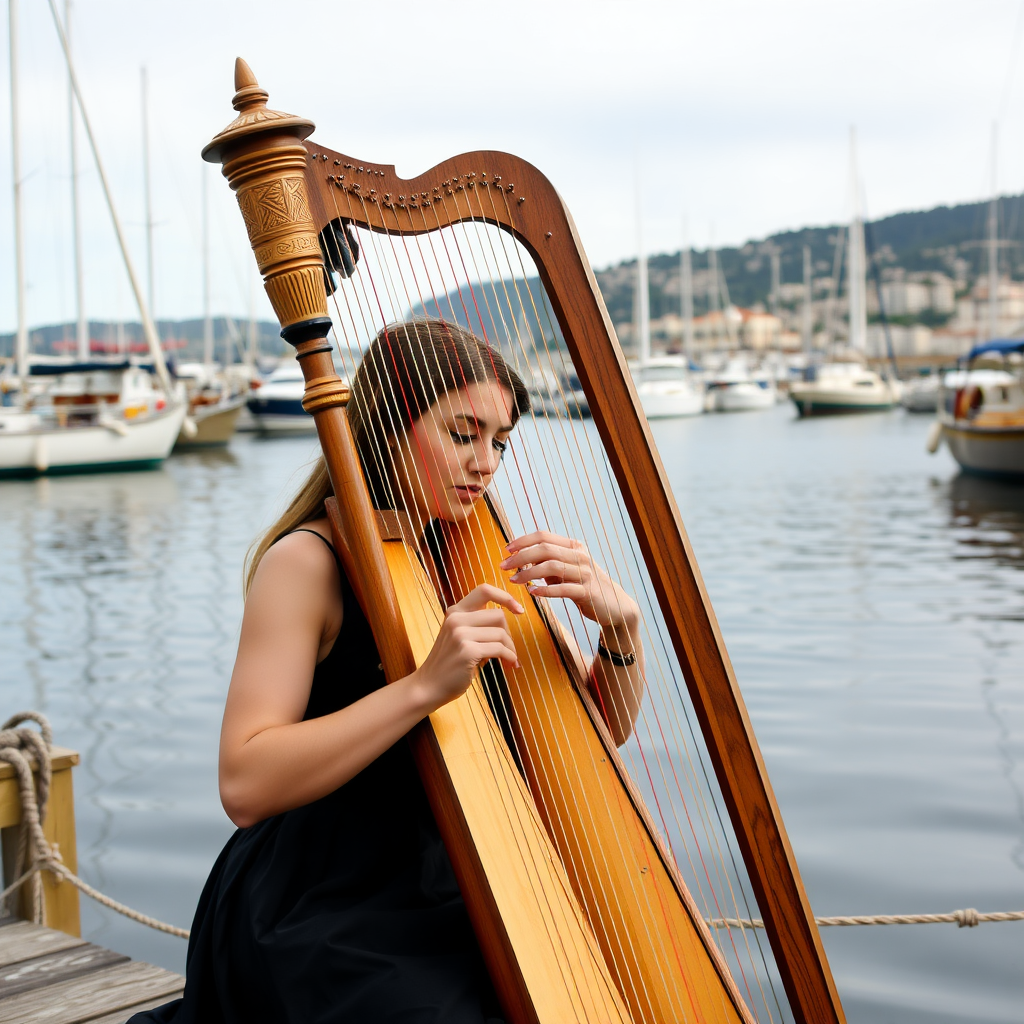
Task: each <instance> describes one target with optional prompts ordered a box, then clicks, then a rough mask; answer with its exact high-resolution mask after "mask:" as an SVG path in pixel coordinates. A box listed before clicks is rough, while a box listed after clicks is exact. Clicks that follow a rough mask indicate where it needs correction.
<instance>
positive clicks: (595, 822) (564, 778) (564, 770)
mask: <svg viewBox="0 0 1024 1024" xmlns="http://www.w3.org/2000/svg"><path fill="white" fill-rule="evenodd" d="M443 202H444V204H445V206H446V207H447V200H443ZM452 205H453V206H454V207H455V210H454V211H452V210H448V209H447V208H446V210H445V213H446V218H447V219H449V220H452V219H456V218H466V219H467V220H468V219H469V213H468V212H465V211H463V210H461V209H459V207H458V202H457V193H456V194H455V196H454V197H453V204H452ZM453 212H454V214H455V217H453ZM452 234H453V242H454V245H455V246H456V247H457V255H458V257H459V259H458V262H459V264H460V265H461V266H462V267H463V268H464V270H463V272H464V275H465V278H466V281H467V287H469V288H472V282H471V280H470V276H469V272H468V267H467V264H466V259H465V255H464V253H463V252H462V249H463V248H467V249H469V251H470V253H471V255H472V256H473V257H474V258H475V253H474V248H473V247H472V246H469V245H467V246H465V247H462V246H459V235H458V233H455V232H453V233H452ZM476 271H477V273H476V276H477V278H478V279H481V277H482V275H480V273H479V267H476ZM491 283H492V285H493V278H492V279H491ZM460 291H461V289H460ZM482 291H483V294H484V296H485V297H486V294H487V289H486V288H483V289H482ZM474 308H475V310H476V311H477V314H478V323H479V328H478V330H479V332H480V334H481V336H482V337H483V339H484V340H490V341H492V342H493V340H495V339H494V335H493V334H492V335H491V338H490V339H489V338H488V331H487V327H486V325H485V324H484V323H483V320H482V318H481V317H480V316H479V305H478V304H477V303H475V302H474ZM492 330H496V324H493V323H492ZM526 463H527V466H528V468H529V470H530V475H531V476H532V475H533V468H532V466H529V454H528V452H527V453H526ZM516 467H517V469H518V470H519V472H520V479H519V484H520V486H518V487H512V488H511V498H512V500H513V501H514V503H515V504H516V506H517V512H518V514H519V516H520V518H521V520H522V509H521V507H519V496H520V495H525V496H528V495H529V494H530V490H531V488H530V486H529V484H528V481H527V480H525V479H524V478H523V476H522V475H521V473H522V470H521V463H520V459H519V457H518V456H517V458H516ZM529 512H530V516H531V519H532V520H533V521H532V522H531V523H530V525H531V526H532V527H533V529H534V530H536V529H539V528H540V527H541V525H542V524H541V523H540V522H538V521H537V520H536V517H535V515H534V510H533V508H532V506H531V507H530V508H529ZM525 521H526V522H530V520H525ZM476 568H477V569H478V571H479V572H480V573H481V574H482V573H483V571H484V567H483V566H477V567H476ZM549 642H551V643H553V641H550V640H549ZM529 671H530V674H531V675H532V676H533V678H534V679H535V680H537V681H538V682H540V670H539V666H536V665H535V664H533V663H532V658H531V663H530V665H529ZM538 692H539V693H541V694H544V693H545V688H544V687H543V686H540V685H538V686H534V687H532V688H531V690H530V696H531V697H533V695H534V694H536V693H538ZM531 703H532V704H533V707H532V709H531V710H532V712H533V715H532V718H531V717H530V716H528V718H527V721H526V722H525V723H523V726H524V728H530V730H531V733H532V721H533V720H542V719H541V716H543V720H544V721H546V722H547V724H548V726H549V728H550V727H554V728H555V730H556V734H557V730H558V729H559V727H561V728H562V738H563V744H562V745H559V746H556V748H555V750H554V751H552V750H551V749H550V747H549V746H548V745H547V744H546V743H545V746H546V747H547V751H546V752H547V754H548V757H549V758H553V760H554V762H555V763H556V764H558V765H559V767H560V769H561V771H560V772H559V773H558V774H557V776H556V777H555V778H553V779H551V778H548V777H547V776H546V781H547V782H548V785H549V786H550V785H551V784H552V783H554V786H555V787H557V788H558V789H560V790H561V795H562V796H563V797H565V796H566V795H568V796H570V797H571V800H572V803H573V804H574V805H575V807H576V811H577V815H578V816H580V817H581V819H582V820H583V821H585V822H589V826H590V828H592V829H593V828H597V827H599V825H600V820H599V819H600V816H601V810H604V811H606V810H607V808H603V809H600V810H598V809H595V808H592V807H590V806H589V805H586V806H584V807H581V805H580V799H579V796H580V794H581V793H583V792H585V789H584V787H583V786H582V785H573V784H572V781H573V778H574V776H575V780H576V781H577V782H581V780H580V778H579V771H580V765H579V764H578V763H577V762H576V761H574V760H573V759H572V758H571V757H567V755H566V751H567V750H568V749H569V744H568V737H567V736H566V735H565V733H564V724H563V723H562V722H561V721H560V720H559V717H558V715H557V713H555V712H554V711H553V710H552V709H551V708H550V707H549V706H548V704H547V702H546V701H542V702H541V703H540V704H538V703H537V701H536V700H535V699H534V700H532V701H531ZM547 734H548V733H547V732H543V733H542V736H546V735H547ZM532 739H533V741H534V743H535V744H536V740H537V736H536V734H535V733H532ZM592 767H596V766H592ZM544 809H545V811H546V812H547V814H548V816H549V819H550V818H552V817H553V818H555V820H556V821H557V822H558V823H559V825H560V827H561V828H562V830H563V833H564V830H565V822H564V821H562V820H561V818H560V815H559V812H558V808H557V806H555V807H552V806H551V805H550V803H548V804H547V805H546V806H545V808H544ZM583 811H585V812H586V813H585V814H583V813H582V812H583ZM595 811H596V812H597V813H595ZM569 826H570V829H571V832H572V838H573V840H574V841H575V842H576V843H579V842H580V840H581V838H582V839H584V840H585V837H580V836H579V835H578V834H577V828H576V825H575V818H573V819H570V822H569ZM619 852H620V856H622V855H624V854H625V852H626V851H625V849H624V848H622V847H621V846H620V851H619ZM603 866H604V868H605V872H604V874H605V876H606V875H607V874H608V872H609V869H610V868H611V865H609V864H607V863H605V864H604V865H603ZM574 867H575V868H576V870H577V872H578V873H579V874H582V875H583V876H584V877H586V880H587V882H588V884H590V885H591V886H595V887H596V888H598V890H599V891H601V892H602V894H604V895H605V897H607V887H606V885H605V878H604V877H603V876H599V877H598V878H596V879H595V878H592V877H590V872H589V870H587V869H586V868H585V866H582V865H574ZM581 869H582V870H581ZM611 892H612V895H613V897H614V899H615V903H616V908H615V909H616V912H615V913H614V914H612V915H610V917H611V920H609V921H606V922H604V923H605V927H606V929H607V931H608V933H610V934H611V936H613V938H614V941H615V943H616V944H617V945H618V946H619V952H620V954H622V953H625V952H626V949H625V948H624V947H623V941H622V935H621V932H622V931H623V928H622V927H621V926H620V922H622V921H624V918H623V916H622V915H623V912H624V908H623V907H622V905H621V903H620V902H619V899H618V894H617V892H616V891H615V890H614V889H612V890H611ZM648 911H649V912H652V913H653V912H656V908H654V907H648ZM641 920H642V922H643V923H644V926H645V928H646V929H647V930H648V932H649V928H647V921H648V919H647V917H645V916H642V917H641ZM626 943H627V945H628V947H629V953H630V955H629V956H625V957H623V956H621V955H620V958H619V959H620V961H621V962H624V963H625V964H626V965H627V971H628V965H630V964H632V963H633V962H634V958H635V950H634V949H633V948H632V939H631V936H630V934H629V932H628V929H626ZM669 953H670V951H669V950H666V949H664V948H663V949H662V954H663V960H662V961H661V962H663V963H664V962H667V960H668V957H669ZM634 974H635V972H632V971H629V977H626V978H621V979H620V981H621V982H623V983H625V984H626V986H627V987H629V988H631V989H632V991H633V992H634V994H635V995H636V997H637V999H638V1000H639V1001H646V1002H648V1004H649V1003H650V996H649V993H647V992H646V991H645V986H644V981H643V978H642V977H641V978H639V979H638V978H637V977H635V976H634ZM662 975H663V977H662V982H663V984H666V983H669V982H671V983H672V984H673V985H674V986H675V987H677V988H678V986H677V983H676V975H674V974H670V975H669V976H668V977H665V972H664V969H663V968H662ZM638 980H639V986H638V984H637V982H638ZM687 1001H688V1002H690V1003H692V1000H689V999H688V1000H687ZM680 1009H681V1010H682V1011H684V1013H685V1007H684V1006H680ZM691 1009H693V1007H692V1006H691Z"/></svg>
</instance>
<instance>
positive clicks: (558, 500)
mask: <svg viewBox="0 0 1024 1024" xmlns="http://www.w3.org/2000/svg"><path fill="white" fill-rule="evenodd" d="M478 231H479V228H478ZM504 246H505V240H504V238H502V248H503V249H504ZM517 251H518V249H517ZM506 255H507V253H506ZM520 263H521V256H520ZM509 266H510V267H511V261H509ZM513 283H514V286H515V287H516V288H518V286H517V285H515V274H514V272H513ZM503 287H504V284H503ZM521 309H522V307H521ZM510 311H511V300H510ZM522 312H523V313H524V315H525V310H522ZM555 450H556V451H557V452H558V454H559V457H561V451H560V447H559V446H557V445H556V446H555ZM531 473H532V468H531ZM570 493H571V492H570ZM555 498H556V502H558V503H559V505H560V507H561V499H560V498H559V496H558V494H557V492H556V495H555ZM574 504H575V503H574ZM562 512H563V515H562V518H563V519H565V518H566V517H565V515H564V508H562ZM570 625H571V626H572V628H573V629H575V626H574V625H573V623H572V622H571V623H570ZM578 646H579V645H578V643H577V647H578ZM650 909H653V908H650ZM648 935H649V932H648Z"/></svg>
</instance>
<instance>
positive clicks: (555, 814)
mask: <svg viewBox="0 0 1024 1024" xmlns="http://www.w3.org/2000/svg"><path fill="white" fill-rule="evenodd" d="M443 205H444V206H445V207H446V210H445V212H446V215H447V216H448V217H449V219H451V215H450V212H449V211H448V210H447V203H446V202H444V201H443ZM435 216H436V211H435ZM456 242H457V239H456ZM521 483H523V481H522V480H521ZM515 493H516V492H514V491H513V500H515V497H514V495H515ZM525 493H527V494H528V493H529V492H528V489H526V490H525ZM531 661H532V656H531ZM532 671H533V672H534V675H535V676H536V675H537V672H536V668H535V667H534V668H533V669H532ZM531 696H532V691H531ZM534 704H535V701H534ZM535 710H536V708H535ZM546 717H547V719H548V721H549V722H550V723H552V724H553V723H554V718H553V716H552V714H551V711H550V709H547V715H546ZM563 728H564V727H563ZM530 731H531V733H533V728H532V726H531V730H530ZM544 746H547V741H545V743H544ZM548 753H549V757H550V756H551V755H550V747H548ZM562 761H563V765H562V774H563V776H564V777H568V773H567V772H566V766H565V764H564V757H563V758H562ZM545 775H546V769H545ZM548 785H549V786H550V785H551V783H550V782H549V783H548ZM553 788H555V791H556V792H558V791H559V790H558V788H557V787H553ZM571 792H572V794H573V801H574V802H576V803H577V813H578V812H579V807H578V801H577V800H576V791H575V789H572V790H571ZM548 813H549V815H550V816H552V817H553V818H554V819H555V820H556V821H557V823H558V824H559V827H560V828H561V830H562V832H563V835H564V834H567V833H566V830H565V823H564V821H562V819H561V815H560V812H558V810H557V808H551V807H550V806H549V807H548ZM572 832H573V835H574V836H575V832H576V827H575V825H573V826H572ZM576 842H577V843H578V837H576ZM577 872H578V869H577ZM584 877H587V878H588V879H589V873H588V872H584ZM589 884H591V885H593V880H592V879H590V880H589ZM601 888H602V889H603V881H602V882H601ZM620 916H621V907H620ZM617 941H618V942H619V945H620V947H621V938H618V939H617ZM633 990H634V991H636V987H635V985H634V986H633ZM648 1002H649V999H648Z"/></svg>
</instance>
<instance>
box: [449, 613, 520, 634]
mask: <svg viewBox="0 0 1024 1024" xmlns="http://www.w3.org/2000/svg"><path fill="white" fill-rule="evenodd" d="M447 622H448V623H449V629H465V628H469V629H476V628H487V627H489V626H493V627H496V628H498V629H504V628H505V626H506V619H505V611H504V609H502V608H481V609H480V611H478V612H465V611H453V612H451V613H450V614H449V615H448V616H447Z"/></svg>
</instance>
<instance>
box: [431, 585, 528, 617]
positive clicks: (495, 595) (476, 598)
mask: <svg viewBox="0 0 1024 1024" xmlns="http://www.w3.org/2000/svg"><path fill="white" fill-rule="evenodd" d="M488 604H497V605H501V607H502V608H507V609H508V610H509V611H510V612H515V614H516V615H522V614H523V612H524V611H525V609H524V608H523V606H522V605H521V604H520V603H519V602H518V601H517V600H516V599H515V598H514V597H513V596H512V595H511V594H510V593H509V592H508V591H507V590H501V589H499V588H498V587H492V586H491V584H489V583H481V584H480V586H479V587H476V588H475V589H473V590H471V591H470V592H469V593H468V594H467V595H466V596H465V597H464V598H463V599H462V600H461V601H459V602H458V604H454V605H452V607H451V608H449V609H448V611H449V613H450V612H454V611H462V612H476V611H481V610H482V609H484V608H486V607H487V605H488Z"/></svg>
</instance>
